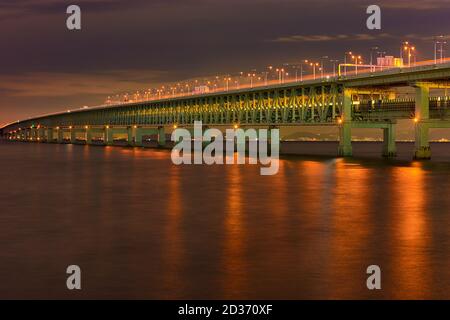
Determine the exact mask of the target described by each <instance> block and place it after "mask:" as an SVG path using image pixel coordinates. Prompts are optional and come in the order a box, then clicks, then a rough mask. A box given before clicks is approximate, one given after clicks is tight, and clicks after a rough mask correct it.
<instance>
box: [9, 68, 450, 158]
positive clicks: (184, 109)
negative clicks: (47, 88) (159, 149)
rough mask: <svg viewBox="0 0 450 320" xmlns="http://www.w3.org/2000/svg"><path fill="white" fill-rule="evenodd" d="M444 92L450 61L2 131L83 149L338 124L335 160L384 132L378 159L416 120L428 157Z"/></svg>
mask: <svg viewBox="0 0 450 320" xmlns="http://www.w3.org/2000/svg"><path fill="white" fill-rule="evenodd" d="M400 87H406V88H409V89H410V90H412V91H413V97H408V98H399V96H398V93H397V92H396V90H395V89H396V88H400ZM448 88H450V63H447V62H446V63H443V64H431V65H422V66H415V67H411V68H395V69H389V70H384V71H380V72H366V73H360V74H358V75H356V74H350V75H347V76H336V77H326V78H321V79H310V80H305V81H297V82H290V83H283V84H271V85H267V86H260V87H254V88H243V89H239V90H227V91H225V90H224V91H220V92H212V93H205V94H201V95H189V96H180V97H169V98H164V99H158V100H149V101H139V102H133V103H125V102H124V103H116V104H112V105H102V106H97V107H91V108H87V109H80V110H73V111H70V112H61V113H56V114H49V115H43V116H39V117H35V118H31V119H27V120H23V121H18V122H15V123H11V124H8V125H6V126H5V127H3V128H2V129H1V135H2V138H4V139H8V140H18V141H30V142H47V143H76V142H77V141H78V140H79V136H80V135H81V136H82V137H83V139H82V140H84V141H85V142H86V143H87V144H90V143H93V137H94V136H95V135H101V136H102V137H103V138H102V139H101V140H102V141H103V143H104V144H106V145H111V144H113V143H114V137H115V136H117V135H118V134H121V135H125V136H126V137H127V143H128V145H130V146H142V145H143V137H145V136H148V135H154V136H157V137H158V138H157V140H158V143H159V144H160V145H164V144H165V142H166V141H165V139H166V138H165V137H166V133H169V132H170V131H171V130H173V129H174V128H177V127H184V128H188V129H189V128H192V127H193V124H194V121H202V122H203V124H204V125H205V126H207V127H218V128H226V127H233V126H239V127H242V128H250V127H267V128H276V127H284V126H298V127H301V126H337V127H338V128H339V149H338V154H339V155H340V156H351V155H352V144H351V133H352V129H353V128H378V129H380V130H383V132H384V135H383V136H384V147H383V155H384V156H387V157H392V156H395V155H396V146H395V140H396V137H395V128H396V125H397V121H398V120H400V119H410V120H411V121H414V122H415V151H414V157H415V158H416V159H429V158H430V157H431V150H430V145H429V138H428V134H429V130H430V129H432V128H450V99H448V97H447V95H441V96H432V95H431V94H430V93H431V91H432V90H435V89H445V90H446V89H448Z"/></svg>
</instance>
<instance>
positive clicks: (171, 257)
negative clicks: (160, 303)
mask: <svg viewBox="0 0 450 320" xmlns="http://www.w3.org/2000/svg"><path fill="white" fill-rule="evenodd" d="M181 194H182V190H181V174H180V167H177V166H172V167H171V168H170V175H169V177H168V190H167V208H166V209H165V210H164V212H165V213H166V219H167V222H166V223H165V230H164V238H165V239H164V242H163V243H164V244H165V247H164V248H163V265H164V270H165V272H164V273H163V275H164V276H163V278H164V286H165V288H166V290H167V291H166V292H167V296H166V297H169V298H177V297H179V295H180V294H181V293H182V292H183V290H184V285H183V284H184V283H185V280H186V279H183V276H182V273H183V272H182V268H183V259H184V245H183V237H182V230H181V228H182V227H181V226H182V214H183V207H182V205H181V204H182V199H181ZM175 288H177V290H178V292H175Z"/></svg>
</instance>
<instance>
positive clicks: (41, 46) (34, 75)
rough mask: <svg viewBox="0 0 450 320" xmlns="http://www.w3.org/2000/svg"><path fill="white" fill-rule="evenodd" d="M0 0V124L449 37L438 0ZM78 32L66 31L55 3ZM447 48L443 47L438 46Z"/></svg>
mask: <svg viewBox="0 0 450 320" xmlns="http://www.w3.org/2000/svg"><path fill="white" fill-rule="evenodd" d="M375 2H376V4H378V5H380V7H381V8H382V30H380V31H370V30H368V29H367V28H366V19H367V14H366V12H365V11H366V8H367V6H368V5H370V4H373V1H365V0H339V1H338V0H126V1H125V0H72V1H65V0H0V55H1V59H0V70H1V72H0V124H2V123H7V122H10V121H15V120H18V119H22V118H27V117H29V116H33V115H37V114H42V113H47V112H54V111H60V110H66V109H70V108H77V107H80V106H83V105H96V104H101V103H102V102H103V101H104V100H105V97H106V96H108V95H110V94H113V93H122V92H127V91H136V90H141V89H145V88H150V87H152V86H156V85H159V84H161V83H164V82H168V81H176V80H183V79H186V78H190V77H196V76H207V75H215V74H221V73H235V72H239V71H246V70H252V69H257V70H261V69H262V68H264V67H265V66H267V65H269V64H270V65H277V64H280V65H281V64H282V63H286V62H294V61H299V60H301V59H318V58H320V57H321V56H324V55H327V56H330V57H334V58H336V59H342V58H343V53H344V52H345V51H348V50H353V51H355V52H360V53H361V54H363V55H365V56H366V57H367V56H368V54H369V49H370V48H371V47H373V46H375V45H376V46H379V47H381V48H382V50H383V51H386V52H388V53H391V54H394V55H398V52H399V48H400V44H401V42H402V41H404V40H410V41H411V42H413V43H414V44H416V46H417V48H418V50H419V57H418V58H419V59H420V58H432V56H433V40H432V39H433V36H435V35H441V34H442V35H449V34H450V0H440V1H439V0H397V1H395V0H389V1H388V0H378V1H375ZM70 4H77V5H79V6H80V7H81V10H82V30H81V31H76V32H74V31H69V30H68V29H67V28H66V18H67V15H66V8H67V6H68V5H70ZM449 54H450V53H449Z"/></svg>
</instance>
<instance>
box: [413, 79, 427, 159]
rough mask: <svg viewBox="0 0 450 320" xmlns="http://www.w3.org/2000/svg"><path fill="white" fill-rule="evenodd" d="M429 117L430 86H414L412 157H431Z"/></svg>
mask: <svg viewBox="0 0 450 320" xmlns="http://www.w3.org/2000/svg"><path fill="white" fill-rule="evenodd" d="M429 118H430V88H429V87H427V86H424V85H421V86H417V87H416V118H415V123H416V126H415V135H416V137H415V138H416V140H415V151H414V159H418V160H420V159H422V160H426V159H431V148H430V142H429V137H428V132H429V125H428V123H427V121H428V120H429Z"/></svg>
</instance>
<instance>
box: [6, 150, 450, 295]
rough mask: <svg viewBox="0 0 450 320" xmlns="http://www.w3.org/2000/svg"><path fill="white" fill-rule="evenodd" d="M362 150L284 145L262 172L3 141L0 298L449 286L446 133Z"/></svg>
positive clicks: (158, 155) (157, 153)
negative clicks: (422, 149)
mask: <svg viewBox="0 0 450 320" xmlns="http://www.w3.org/2000/svg"><path fill="white" fill-rule="evenodd" d="M319 146H322V147H319ZM290 148H292V146H291V147H290ZM294 148H295V147H294ZM299 148H304V150H306V151H311V153H314V152H313V151H320V152H318V153H321V154H325V155H326V154H328V155H330V154H331V155H332V154H334V153H335V145H333V144H322V145H321V144H315V145H314V146H312V145H311V144H309V143H306V144H303V145H302V146H300V147H299ZM311 148H316V149H317V148H319V149H317V150H316V149H315V150H313V149H311ZM373 150H381V146H380V145H373V144H370V145H368V144H355V153H357V154H359V156H360V157H358V158H356V159H353V160H343V159H336V158H332V157H311V156H309V157H298V156H285V157H283V159H282V160H281V162H280V171H279V174H278V175H275V176H260V174H259V167H258V166H250V165H246V166H237V165H235V166H180V167H177V166H174V165H172V163H171V161H170V152H168V151H165V150H155V149H131V148H121V147H96V146H74V145H47V144H27V143H1V144H0V168H1V170H0V181H1V185H2V190H1V192H0V210H1V211H0V298H148V299H178V298H180V299H316V298H319V299H335V298H343V299H350V298H356V299H363V298H401V299H408V298H415V299H416V298H417V299H420V298H447V299H449V298H450V284H449V283H450V268H449V265H450V250H449V248H450V197H449V196H448V192H449V191H450V181H449V177H450V161H449V162H445V161H443V160H446V159H447V158H446V157H448V156H450V152H449V151H450V146H449V145H447V144H439V145H433V152H434V156H435V158H436V159H437V161H432V162H411V161H410V160H409V159H410V155H411V153H410V150H412V146H411V145H409V144H405V145H403V146H399V150H400V151H401V152H400V160H395V161H384V160H382V159H378V154H379V152H378V151H376V152H375V151H373ZM366 158H367V159H366ZM72 264H77V265H79V266H80V267H81V269H82V290H81V291H80V292H70V291H68V290H67V289H66V287H65V283H66V274H65V269H66V268H67V266H68V265H72ZM371 264H377V265H379V266H380V267H381V268H382V272H383V273H382V290H381V291H378V292H372V291H369V290H367V289H366V285H365V283H366V277H367V275H366V273H365V271H366V268H367V266H369V265H371Z"/></svg>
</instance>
